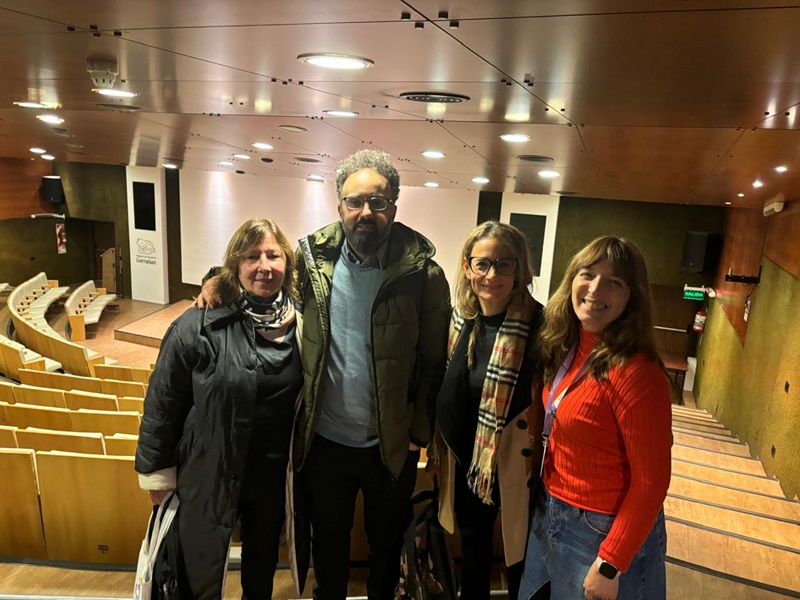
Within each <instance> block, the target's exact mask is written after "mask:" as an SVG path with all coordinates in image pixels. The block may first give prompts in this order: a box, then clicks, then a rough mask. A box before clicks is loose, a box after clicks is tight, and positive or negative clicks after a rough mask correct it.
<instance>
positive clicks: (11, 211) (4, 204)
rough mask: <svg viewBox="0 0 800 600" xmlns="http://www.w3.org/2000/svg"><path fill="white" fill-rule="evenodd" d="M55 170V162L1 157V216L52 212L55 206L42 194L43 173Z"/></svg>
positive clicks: (46, 173)
mask: <svg viewBox="0 0 800 600" xmlns="http://www.w3.org/2000/svg"><path fill="white" fill-rule="evenodd" d="M52 170H53V166H52V165H51V164H50V163H47V162H45V161H43V160H26V159H24V158H0V181H2V182H3V185H2V186H0V219H17V218H20V217H30V215H31V214H33V213H40V212H52V207H51V206H50V205H49V204H47V203H45V202H42V200H41V199H40V197H39V188H40V187H41V185H42V177H43V176H44V175H50V174H51V173H52ZM3 281H6V280H5V279H4V280H3Z"/></svg>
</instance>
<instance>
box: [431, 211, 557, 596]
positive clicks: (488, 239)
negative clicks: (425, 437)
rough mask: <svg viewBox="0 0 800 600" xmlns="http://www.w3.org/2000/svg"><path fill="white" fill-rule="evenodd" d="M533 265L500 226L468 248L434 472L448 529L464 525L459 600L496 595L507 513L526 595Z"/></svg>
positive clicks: (513, 579) (510, 553)
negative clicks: (499, 539)
mask: <svg viewBox="0 0 800 600" xmlns="http://www.w3.org/2000/svg"><path fill="white" fill-rule="evenodd" d="M531 262H532V261H531V255H530V250H529V247H528V242H527V240H526V239H525V236H524V234H523V233H522V232H521V231H519V230H518V229H516V228H515V227H512V226H511V225H506V224H504V223H498V222H497V221H488V222H486V223H482V224H481V225H479V226H478V227H476V228H475V229H473V230H472V232H471V233H470V234H469V235H468V236H467V239H466V241H465V242H464V247H463V249H462V251H461V265H460V268H459V271H458V275H457V282H456V297H455V302H454V304H455V307H454V310H453V316H452V320H451V324H450V338H449V344H448V356H449V362H448V366H447V372H446V374H445V378H444V382H443V384H442V387H441V389H440V392H439V396H438V398H437V402H436V423H437V425H436V434H435V436H434V441H433V442H432V444H431V446H430V447H429V451H428V465H429V473H432V474H433V475H435V476H437V477H438V479H439V484H440V488H441V498H440V505H439V520H440V522H441V524H442V525H443V526H444V528H445V529H446V530H447V531H448V532H450V533H453V531H454V529H455V522H457V523H458V532H459V535H460V537H461V551H462V557H463V562H462V565H461V586H460V587H461V598H462V600H470V599H473V598H479V599H481V600H485V599H487V598H489V592H490V575H491V567H492V561H493V554H494V552H493V548H494V544H493V537H494V536H493V531H494V524H495V521H496V519H497V514H498V512H499V511H500V508H501V506H502V517H501V519H502V531H503V545H504V550H505V561H506V565H508V591H509V598H512V599H515V598H516V597H517V591H518V589H519V580H520V576H521V573H522V562H521V561H522V560H523V557H524V554H525V541H526V539H525V538H526V535H525V532H526V529H527V527H526V525H527V522H528V515H529V500H530V487H529V485H530V477H531V461H532V457H531V454H532V451H531V448H530V444H529V437H528V427H529V423H528V421H529V420H530V419H531V418H533V419H537V418H538V421H539V425H540V424H541V417H542V415H539V416H538V417H537V416H536V411H534V412H533V415H532V416H531V415H529V414H528V409H529V407H530V406H531V387H532V384H533V380H534V359H533V355H532V353H531V347H532V341H533V340H534V339H535V337H536V334H537V332H538V329H539V323H540V321H541V314H542V306H541V305H540V304H539V303H538V302H536V301H535V300H534V299H533V297H532V296H531V294H530V291H529V289H528V286H529V285H531V283H532V281H533V268H532V265H531ZM539 412H542V411H539ZM542 414H543V412H542ZM531 426H537V425H535V424H531ZM454 521H455V522H454Z"/></svg>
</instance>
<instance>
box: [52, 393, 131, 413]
mask: <svg viewBox="0 0 800 600" xmlns="http://www.w3.org/2000/svg"><path fill="white" fill-rule="evenodd" d="M64 401H65V402H66V405H67V408H69V409H70V410H79V409H81V408H89V409H91V410H119V405H118V404H117V397H116V396H114V395H113V394H96V393H94V392H84V391H81V390H73V391H71V392H64Z"/></svg>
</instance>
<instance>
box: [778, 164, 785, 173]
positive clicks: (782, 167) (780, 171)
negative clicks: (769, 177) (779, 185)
mask: <svg viewBox="0 0 800 600" xmlns="http://www.w3.org/2000/svg"><path fill="white" fill-rule="evenodd" d="M775 170H776V171H777V172H778V173H786V171H787V168H786V167H784V166H783V165H781V166H780V167H775Z"/></svg>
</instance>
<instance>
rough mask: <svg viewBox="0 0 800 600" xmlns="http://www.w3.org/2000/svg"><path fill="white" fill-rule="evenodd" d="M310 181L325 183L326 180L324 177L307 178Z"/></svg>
mask: <svg viewBox="0 0 800 600" xmlns="http://www.w3.org/2000/svg"><path fill="white" fill-rule="evenodd" d="M306 179H307V180H308V181H325V178H324V177H323V176H322V175H309V176H308V177H306Z"/></svg>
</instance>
